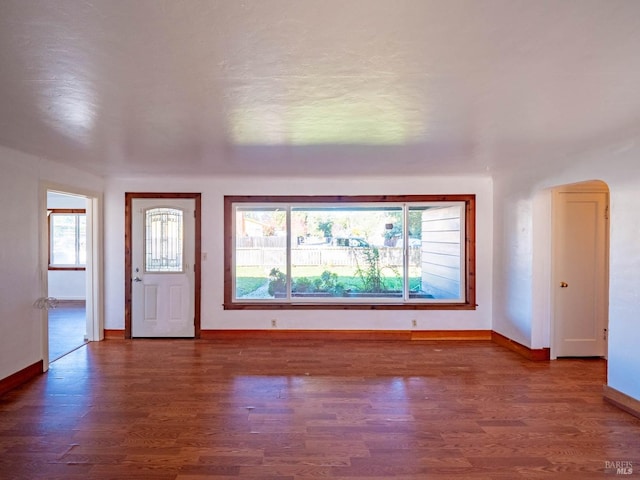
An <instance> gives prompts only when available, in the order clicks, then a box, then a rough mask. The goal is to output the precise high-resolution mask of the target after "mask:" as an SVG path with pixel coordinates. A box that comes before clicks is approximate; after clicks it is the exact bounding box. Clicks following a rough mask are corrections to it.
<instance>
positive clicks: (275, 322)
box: [271, 318, 278, 328]
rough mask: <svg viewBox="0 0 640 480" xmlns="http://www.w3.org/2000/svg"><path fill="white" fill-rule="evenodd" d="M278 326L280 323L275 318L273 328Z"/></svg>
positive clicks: (272, 322)
mask: <svg viewBox="0 0 640 480" xmlns="http://www.w3.org/2000/svg"><path fill="white" fill-rule="evenodd" d="M277 326H278V321H277V320H276V319H275V318H274V319H273V320H271V328H276V327H277Z"/></svg>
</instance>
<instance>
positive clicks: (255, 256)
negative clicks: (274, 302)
mask: <svg viewBox="0 0 640 480" xmlns="http://www.w3.org/2000/svg"><path fill="white" fill-rule="evenodd" d="M234 260H235V285H234V287H235V290H234V291H235V298H236V299H247V300H251V299H253V300H265V299H273V298H286V297H287V288H286V283H287V282H286V276H287V211H286V209H284V208H279V207H267V208H261V207H242V208H236V210H235V258H234Z"/></svg>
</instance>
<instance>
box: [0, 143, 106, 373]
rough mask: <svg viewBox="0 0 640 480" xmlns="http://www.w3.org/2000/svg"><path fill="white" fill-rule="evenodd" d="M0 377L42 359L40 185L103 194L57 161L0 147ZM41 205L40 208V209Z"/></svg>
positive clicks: (95, 181) (98, 184) (97, 182)
mask: <svg viewBox="0 0 640 480" xmlns="http://www.w3.org/2000/svg"><path fill="white" fill-rule="evenodd" d="M0 171H1V172H2V175H0V205H2V208H1V209H0V265H2V267H1V268H2V270H1V273H0V379H2V378H5V377H7V376H9V375H11V374H13V373H15V372H17V371H20V370H22V369H23V368H25V367H27V366H29V365H32V364H34V363H36V362H38V361H39V360H42V359H43V345H44V343H43V336H42V331H43V329H42V315H41V312H40V311H39V310H36V309H34V308H33V302H34V301H35V300H36V299H37V298H38V297H40V296H41V294H42V284H43V282H41V279H42V278H43V276H44V275H46V271H47V266H46V264H44V265H42V264H41V255H40V254H41V248H40V235H41V234H46V232H43V231H41V227H42V226H43V225H42V224H43V223H44V222H45V218H46V211H45V210H44V199H42V203H41V200H40V194H41V182H47V183H49V182H50V183H56V184H60V185H68V186H71V187H74V186H76V187H81V188H82V189H87V188H91V189H93V190H95V191H101V190H102V188H103V184H102V180H101V179H99V178H98V177H95V176H93V175H88V174H85V173H82V172H80V171H78V170H75V169H72V168H67V167H64V166H62V165H59V164H57V163H54V162H50V161H47V160H43V159H39V158H37V157H33V156H31V155H26V154H23V153H19V152H16V151H14V150H10V149H7V148H3V147H0ZM41 205H42V208H41Z"/></svg>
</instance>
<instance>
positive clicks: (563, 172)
mask: <svg viewBox="0 0 640 480" xmlns="http://www.w3.org/2000/svg"><path fill="white" fill-rule="evenodd" d="M544 165H546V166H544ZM597 179H599V180H602V181H604V182H606V183H607V184H608V186H609V189H610V202H611V203H610V226H611V230H610V265H609V267H610V282H609V357H608V385H609V386H610V387H612V388H615V389H616V390H619V391H621V392H623V393H625V394H627V395H630V396H631V397H634V398H636V399H640V381H638V378H640V373H639V372H640V348H638V345H640V322H639V321H638V311H640V293H639V292H640V215H639V214H638V200H639V197H638V192H639V191H640V147H639V146H636V145H635V143H634V142H631V143H627V144H625V145H623V146H622V147H621V146H619V145H613V146H611V147H610V148H607V149H602V150H600V151H597V152H592V153H590V154H588V155H587V154H583V155H576V156H575V157H574V158H571V159H565V160H563V161H560V162H556V163H555V164H553V165H552V164H550V163H545V164H540V165H536V166H535V168H532V170H531V171H529V172H517V173H513V174H510V175H503V176H498V177H496V178H495V179H494V221H495V223H494V225H495V233H494V241H495V244H494V252H495V253H494V259H495V260H494V288H493V295H494V297H493V299H494V301H493V317H494V318H493V329H494V330H495V331H497V332H499V333H502V334H504V335H506V336H508V337H510V338H512V339H514V340H516V341H518V342H520V343H523V344H524V345H527V346H530V347H532V348H540V347H548V346H550V338H549V337H550V334H549V332H550V326H549V322H550V316H549V312H548V308H547V309H545V308H541V307H540V305H545V303H546V304H547V306H548V305H549V300H548V299H549V290H550V288H551V286H550V272H549V271H548V270H549V269H548V267H547V266H548V265H549V264H550V255H551V251H550V242H549V235H550V233H549V232H550V227H549V225H550V221H551V220H550V212H551V210H550V207H549V205H548V202H547V200H546V199H545V198H548V195H549V193H548V192H549V189H550V188H552V187H556V186H561V185H566V184H571V183H577V182H582V181H587V180H597Z"/></svg>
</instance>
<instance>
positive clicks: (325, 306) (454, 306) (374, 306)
mask: <svg viewBox="0 0 640 480" xmlns="http://www.w3.org/2000/svg"><path fill="white" fill-rule="evenodd" d="M222 307H223V309H224V310H475V309H476V307H477V305H475V304H474V305H472V304H470V303H402V304H400V303H398V304H393V303H239V302H237V303H235V302H234V303H223V304H222Z"/></svg>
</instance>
